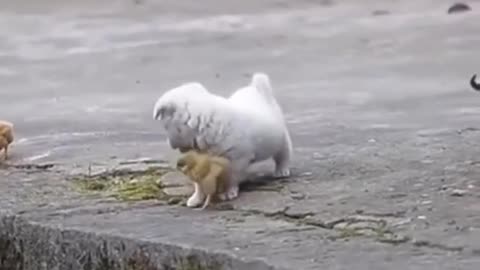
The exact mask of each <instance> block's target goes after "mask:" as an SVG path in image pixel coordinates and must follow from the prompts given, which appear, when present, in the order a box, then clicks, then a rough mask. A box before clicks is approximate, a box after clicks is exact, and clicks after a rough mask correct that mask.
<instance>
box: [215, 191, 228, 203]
mask: <svg viewBox="0 0 480 270" xmlns="http://www.w3.org/2000/svg"><path fill="white" fill-rule="evenodd" d="M217 197H218V199H219V200H220V201H222V202H224V201H227V200H228V197H227V193H226V192H224V193H220V194H218V195H217Z"/></svg>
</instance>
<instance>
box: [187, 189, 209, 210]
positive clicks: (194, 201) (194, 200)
mask: <svg viewBox="0 0 480 270" xmlns="http://www.w3.org/2000/svg"><path fill="white" fill-rule="evenodd" d="M204 200H205V197H204V196H201V195H200V194H197V193H194V194H193V195H192V196H190V198H188V200H187V207H190V208H195V207H199V206H200V205H202V203H203V201H204Z"/></svg>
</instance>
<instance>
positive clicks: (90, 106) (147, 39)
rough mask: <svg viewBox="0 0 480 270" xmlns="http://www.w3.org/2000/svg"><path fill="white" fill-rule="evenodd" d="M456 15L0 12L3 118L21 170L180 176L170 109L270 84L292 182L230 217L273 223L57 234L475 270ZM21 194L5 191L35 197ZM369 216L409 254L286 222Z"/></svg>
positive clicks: (475, 191) (471, 169) (411, 8)
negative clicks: (170, 166) (159, 112)
mask: <svg viewBox="0 0 480 270" xmlns="http://www.w3.org/2000/svg"><path fill="white" fill-rule="evenodd" d="M451 3H452V1H444V0H442V1H433V0H432V1H427V0H421V1H401V3H399V2H398V1H375V0H370V1H362V3H361V4H360V3H358V2H357V1H342V2H341V3H337V2H336V1H317V2H315V1H306V0H305V1H295V4H293V3H291V1H265V0H262V1H241V4H240V1H239V2H236V3H226V1H219V0H208V1H202V3H199V1H182V2H180V1H161V3H160V2H158V3H156V2H154V1H149V0H139V1H126V0H122V1H113V2H112V1H91V0H89V1H56V0H48V1H27V0H20V1H5V0H2V1H0V7H2V8H1V11H0V15H1V16H0V82H1V87H0V118H1V119H5V120H8V121H11V122H13V123H14V124H15V130H16V142H15V144H14V145H13V146H12V151H11V152H12V159H11V160H10V161H9V162H10V163H12V164H22V163H55V164H58V167H59V168H62V170H63V172H64V174H65V175H68V174H69V173H70V172H71V169H72V168H73V167H76V168H81V169H82V168H83V169H84V168H86V166H88V164H92V163H94V164H99V166H103V165H105V164H111V163H115V162H118V161H122V160H127V159H138V158H143V157H149V158H155V159H165V160H168V161H172V160H173V158H174V157H175V156H176V155H177V154H176V153H175V152H173V151H172V150H170V149H168V147H167V145H166V143H165V137H164V135H163V131H162V129H161V127H160V126H159V124H158V123H157V122H155V121H153V120H152V119H151V110H152V106H153V104H154V102H155V100H156V98H157V97H158V96H160V95H161V94H162V93H163V92H164V91H166V90H168V89H169V88H172V87H175V86H177V85H178V84H180V83H183V82H188V81H200V82H202V83H203V84H204V85H205V86H206V87H208V88H209V89H210V90H211V91H213V92H216V93H219V94H222V95H227V94H229V93H230V92H232V91H234V90H235V89H236V88H238V87H240V86H243V85H245V84H247V83H248V81H249V76H250V75H251V74H252V73H253V72H255V71H263V72H266V73H268V74H269V75H270V77H271V80H272V84H273V86H274V88H275V92H276V95H277V97H278V100H279V102H280V103H281V105H282V106H283V108H284V111H285V114H286V117H287V120H288V125H289V128H290V129H291V133H292V139H293V142H294V148H295V157H294V164H293V167H294V168H293V170H294V174H295V175H294V176H293V177H292V178H291V179H289V180H288V181H285V182H282V183H280V184H279V185H283V186H282V187H281V192H268V191H253V192H244V193H243V194H242V195H241V197H240V198H239V199H238V200H236V201H235V202H234V206H235V209H236V210H238V211H240V212H241V211H245V212H252V213H253V212H255V213H261V214H262V215H260V216H254V217H251V218H248V219H247V220H246V221H242V222H241V223H240V222H239V223H238V224H237V223H235V222H234V221H231V220H230V219H228V218H229V217H230V215H233V216H235V211H233V213H228V214H227V213H217V214H215V213H209V214H204V215H203V216H202V214H200V213H198V212H195V213H192V212H191V211H189V210H188V209H177V208H173V209H170V208H168V209H163V208H162V209H159V208H158V207H152V208H148V209H140V210H138V209H137V210H135V209H133V210H131V211H127V210H125V212H122V213H121V214H119V215H115V217H108V218H107V217H105V218H103V217H97V221H96V223H95V224H93V225H92V224H90V223H89V222H87V221H86V219H84V218H82V217H79V216H76V215H73V216H71V217H70V218H69V219H61V220H52V221H51V222H52V223H55V224H56V223H59V224H61V225H62V226H66V227H69V226H73V227H76V228H80V229H85V230H95V231H99V232H105V233H110V234H114V235H115V234H123V235H124V234H128V235H130V236H131V237H133V238H135V237H137V238H139V239H140V238H142V237H143V238H148V237H147V236H148V235H150V236H152V234H153V235H155V233H158V234H162V236H158V235H156V237H157V238H155V237H153V240H152V241H159V242H162V241H168V242H178V243H180V244H181V245H187V246H193V247H197V246H198V247H202V248H205V249H207V250H214V251H217V250H223V251H226V252H227V253H231V254H235V255H236V256H240V257H242V258H251V259H262V260H264V261H265V262H267V263H268V264H270V265H275V266H282V267H286V268H290V269H352V267H354V268H355V269H386V268H388V269H405V267H406V268H407V269H478V265H480V257H479V256H478V255H479V254H480V233H479V231H480V227H479V224H480V219H479V218H478V217H479V216H480V215H479V214H480V208H479V206H478V205H479V204H478V200H479V199H480V182H479V180H478V173H480V168H479V166H478V160H479V156H480V151H479V150H478V149H480V148H479V141H480V140H479V139H480V133H479V130H477V128H479V121H478V119H479V116H480V109H479V106H478V104H480V94H479V93H477V92H474V91H473V90H472V89H471V88H470V87H469V85H468V81H469V79H470V77H471V76H472V75H473V74H474V73H480V65H479V64H478V63H479V60H480V56H479V54H478V51H479V48H480V35H479V33H480V32H479V30H480V27H479V19H478V16H479V14H480V13H479V12H480V4H479V3H477V2H473V1H472V3H471V4H470V5H471V7H472V9H473V10H472V11H471V12H467V13H461V14H452V15H447V13H446V10H447V9H448V7H449V5H450V4H451ZM378 10H386V11H388V12H389V14H386V15H381V16H374V15H373V13H374V11H378ZM0 176H1V175H0ZM19 177H20V176H19ZM12 179H13V176H12V178H10V179H8V178H4V179H3V180H2V182H3V184H2V185H3V186H7V187H8V188H9V189H21V190H22V191H21V192H20V191H19V192H20V193H22V192H23V193H22V194H26V195H25V196H27V195H28V192H34V191H33V190H29V189H28V188H26V187H25V186H24V184H22V183H25V182H22V183H15V184H8V183H9V182H10V181H12ZM52 181H53V180H52ZM10 183H11V182H10ZM30 184H31V183H30ZM42 184H44V185H55V184H54V183H53V182H50V183H48V182H45V183H43V182H42ZM32 185H33V186H35V185H36V184H32ZM455 189H461V190H463V191H465V192H466V193H465V194H464V195H463V194H462V196H455ZM14 194H17V193H15V192H12V193H11V194H4V195H0V196H3V201H4V203H5V202H11V201H12V200H13V201H15V198H14V197H12V196H13V195H14ZM293 194H297V195H293ZM298 194H301V196H298ZM17 195H18V194H17ZM46 198H47V199H46V201H49V200H48V198H49V197H48V196H47V197H46ZM50 199H52V200H53V197H52V198H50ZM64 199H65V201H68V198H67V197H65V198H64ZM18 203H19V204H21V205H22V206H21V207H20V206H18V209H24V208H29V209H32V211H33V209H35V207H36V206H35V203H32V204H29V203H27V202H23V201H22V202H18ZM42 203H44V202H42ZM7 205H9V206H11V207H13V208H15V207H17V206H12V204H7ZM4 207H5V204H4ZM285 207H287V210H285V209H286V208H285ZM284 210H285V211H284ZM265 213H267V214H268V213H270V214H272V213H274V216H276V217H277V218H275V219H271V218H268V216H269V215H266V216H264V215H263V214H265ZM279 213H280V214H279ZM292 213H294V214H292ZM358 214H362V215H363V217H364V218H365V219H368V218H378V217H382V218H383V219H384V220H385V222H387V223H388V224H389V226H392V228H395V232H398V233H399V234H404V235H407V236H408V237H409V239H410V240H409V241H407V242H405V243H401V244H398V245H392V244H385V243H379V242H378V241H372V240H371V239H364V238H354V239H349V241H331V240H328V237H327V236H328V235H330V234H331V233H332V232H331V231H332V230H330V229H328V228H327V229H325V228H318V227H315V226H314V228H310V227H309V229H307V230H303V229H302V228H303V227H302V228H300V227H298V226H299V225H297V224H296V223H291V222H289V221H288V219H289V218H291V217H292V215H293V216H296V217H298V216H302V218H301V219H302V220H303V217H304V216H308V217H309V218H310V219H313V220H317V221H318V220H322V221H325V220H335V219H341V218H343V217H346V216H351V215H358ZM152 215H153V216H155V218H152ZM172 215H173V216H175V217H177V219H178V220H177V219H175V218H174V219H172ZM179 215H180V216H181V217H178V216H179ZM131 217H135V219H134V220H135V222H136V223H135V226H133V225H132V223H128V222H126V221H127V220H130V219H131ZM279 217H283V219H281V218H280V219H279ZM297 219H298V218H297ZM192 220H197V221H198V222H199V223H200V224H207V225H204V226H206V228H207V229H203V230H199V229H198V228H192V227H191V221H192ZM225 220H227V221H225ZM156 221H158V222H160V223H162V224H165V227H163V230H164V231H162V232H161V233H160V232H155V226H154V225H153V224H154V223H155V222H156ZM178 223H181V224H178ZM142 224H143V225H142ZM145 224H148V226H149V227H148V228H146V227H145V226H146V225H145ZM228 225H231V227H228ZM225 226H227V227H228V228H229V229H230V231H228V233H224V232H223V231H222V230H223V229H224V228H225ZM86 228H88V229H86ZM107 228H108V229H107ZM165 230H166V231H167V232H168V233H166V232H165ZM259 231H266V232H265V233H259ZM218 234H220V235H221V236H220V237H218V238H215V235H218ZM212 239H215V240H212ZM405 264H406V265H407V266H405Z"/></svg>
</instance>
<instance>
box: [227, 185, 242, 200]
mask: <svg viewBox="0 0 480 270" xmlns="http://www.w3.org/2000/svg"><path fill="white" fill-rule="evenodd" d="M239 191H240V188H239V187H238V186H231V187H230V188H229V189H228V190H227V193H226V194H227V199H228V200H233V199H235V198H237V197H238V193H239Z"/></svg>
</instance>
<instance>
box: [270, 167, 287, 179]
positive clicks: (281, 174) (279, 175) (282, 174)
mask: <svg viewBox="0 0 480 270" xmlns="http://www.w3.org/2000/svg"><path fill="white" fill-rule="evenodd" d="M289 176H290V169H288V168H286V169H285V168H284V169H277V170H275V172H274V173H273V177H275V178H284V177H289Z"/></svg>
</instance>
